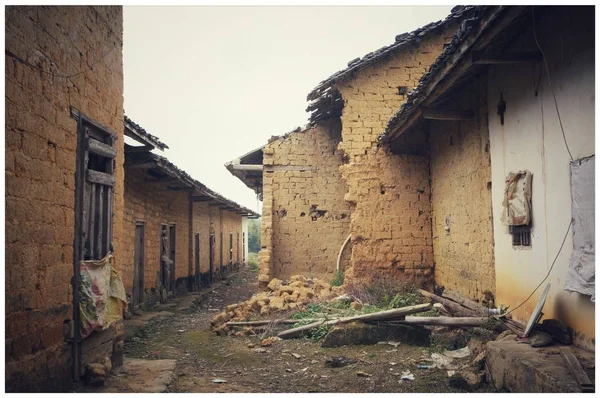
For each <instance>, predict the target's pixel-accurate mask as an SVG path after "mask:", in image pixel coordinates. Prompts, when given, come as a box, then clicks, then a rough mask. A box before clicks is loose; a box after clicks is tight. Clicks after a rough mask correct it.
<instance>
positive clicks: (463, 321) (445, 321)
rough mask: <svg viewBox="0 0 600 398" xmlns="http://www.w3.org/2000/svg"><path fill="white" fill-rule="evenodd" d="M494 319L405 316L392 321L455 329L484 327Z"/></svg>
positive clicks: (484, 317)
mask: <svg viewBox="0 0 600 398" xmlns="http://www.w3.org/2000/svg"><path fill="white" fill-rule="evenodd" d="M493 321H494V318H490V317H487V316H483V317H471V316H468V317H452V316H436V317H429V316H407V317H406V318H404V319H403V320H399V321H392V322H393V323H397V324H406V325H439V326H455V327H473V326H485V325H487V324H488V323H489V322H493Z"/></svg>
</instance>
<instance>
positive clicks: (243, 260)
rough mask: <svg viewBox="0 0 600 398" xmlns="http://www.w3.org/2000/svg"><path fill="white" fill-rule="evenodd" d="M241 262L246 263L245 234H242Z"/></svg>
mask: <svg viewBox="0 0 600 398" xmlns="http://www.w3.org/2000/svg"><path fill="white" fill-rule="evenodd" d="M242 262H243V263H244V264H245V263H246V233H245V232H242Z"/></svg>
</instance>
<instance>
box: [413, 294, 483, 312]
mask: <svg viewBox="0 0 600 398" xmlns="http://www.w3.org/2000/svg"><path fill="white" fill-rule="evenodd" d="M418 292H419V293H421V295H422V296H423V297H428V298H430V299H431V300H433V301H436V302H438V303H441V304H443V305H444V306H445V307H446V309H448V310H450V312H452V313H453V314H456V315H461V316H477V315H479V314H477V312H475V311H472V310H470V309H468V308H465V307H463V306H462V305H460V304H458V303H455V302H454V301H452V300H448V299H445V298H443V297H440V296H438V295H436V294H433V293H431V292H428V291H427V290H423V289H418Z"/></svg>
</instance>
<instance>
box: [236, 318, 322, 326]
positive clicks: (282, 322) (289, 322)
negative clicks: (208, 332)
mask: <svg viewBox="0 0 600 398" xmlns="http://www.w3.org/2000/svg"><path fill="white" fill-rule="evenodd" d="M324 320H325V319H319V320H318V321H324ZM302 321H305V322H307V321H313V322H314V321H316V320H315V319H302ZM298 322H300V319H272V320H266V321H246V322H227V323H226V325H227V326H265V325H294V324H296V323H298Z"/></svg>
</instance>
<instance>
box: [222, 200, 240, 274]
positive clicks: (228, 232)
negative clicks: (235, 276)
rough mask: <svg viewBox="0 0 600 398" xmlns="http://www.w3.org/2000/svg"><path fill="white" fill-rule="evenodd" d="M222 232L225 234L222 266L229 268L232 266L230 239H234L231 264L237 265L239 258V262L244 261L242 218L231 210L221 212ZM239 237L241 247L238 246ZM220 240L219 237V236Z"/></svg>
mask: <svg viewBox="0 0 600 398" xmlns="http://www.w3.org/2000/svg"><path fill="white" fill-rule="evenodd" d="M219 213H220V221H219V223H220V226H221V228H220V231H222V232H223V262H222V264H221V265H222V266H223V267H226V269H230V268H228V267H229V265H230V261H229V254H230V253H229V252H230V239H232V242H231V243H232V246H231V255H232V260H231V264H234V263H236V262H237V261H238V260H237V259H238V256H239V261H240V262H241V261H242V216H240V215H239V214H235V212H232V211H229V210H224V209H221V210H220V212H219ZM237 236H239V245H238V244H237ZM217 238H218V236H217Z"/></svg>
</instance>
